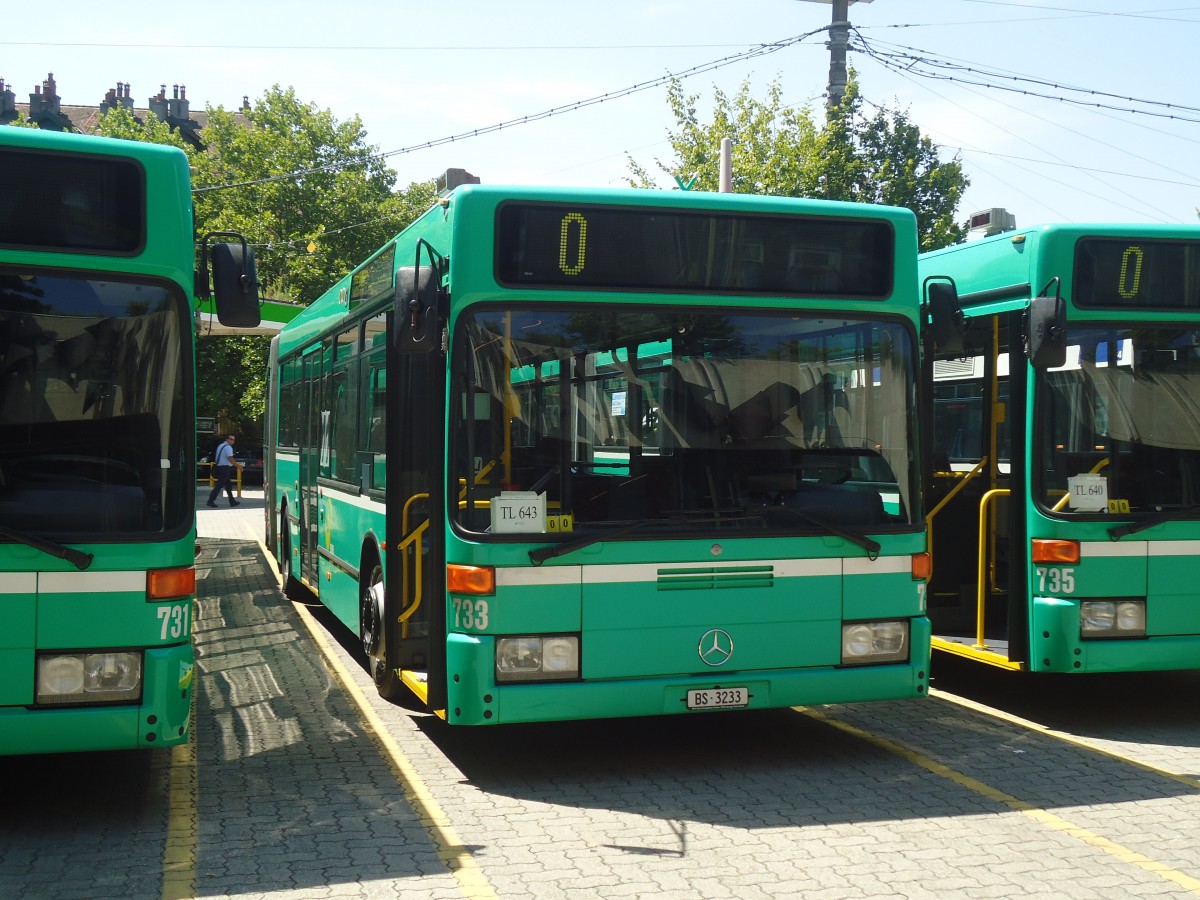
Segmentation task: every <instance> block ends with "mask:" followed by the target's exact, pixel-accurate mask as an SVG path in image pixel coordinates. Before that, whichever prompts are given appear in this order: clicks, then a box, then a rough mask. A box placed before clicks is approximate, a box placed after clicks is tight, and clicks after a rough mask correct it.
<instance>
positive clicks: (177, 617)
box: [158, 603, 192, 641]
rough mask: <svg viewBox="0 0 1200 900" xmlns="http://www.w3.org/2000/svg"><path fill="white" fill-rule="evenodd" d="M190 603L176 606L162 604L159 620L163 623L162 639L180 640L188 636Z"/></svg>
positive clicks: (159, 610)
mask: <svg viewBox="0 0 1200 900" xmlns="http://www.w3.org/2000/svg"><path fill="white" fill-rule="evenodd" d="M191 608H192V605H191V604H190V603H180V604H176V605H174V606H160V607H159V608H158V621H159V624H161V625H162V634H160V635H159V637H160V638H161V639H162V640H164V641H165V640H179V639H180V638H185V637H187V636H188V626H189V625H191V622H190V621H189V620H190V618H191Z"/></svg>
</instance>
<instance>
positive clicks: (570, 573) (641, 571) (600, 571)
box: [496, 555, 912, 587]
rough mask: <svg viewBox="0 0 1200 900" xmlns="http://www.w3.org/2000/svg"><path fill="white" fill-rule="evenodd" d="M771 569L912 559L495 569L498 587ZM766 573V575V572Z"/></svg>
mask: <svg viewBox="0 0 1200 900" xmlns="http://www.w3.org/2000/svg"><path fill="white" fill-rule="evenodd" d="M753 566H769V567H770V569H771V571H770V574H771V575H772V576H774V577H777V578H821V577H825V578H828V577H838V576H841V575H846V576H848V577H854V576H858V575H892V574H897V573H908V572H911V571H912V558H911V556H908V555H905V556H886V557H880V558H879V559H877V560H875V561H874V562H871V561H870V560H868V559H865V558H864V559H858V558H849V559H836V558H835V559H775V560H739V561H737V562H721V563H711V562H682V563H632V564H629V565H612V566H540V567H536V568H526V567H520V568H510V567H503V566H500V567H497V568H496V587H529V586H533V585H552V584H554V585H570V584H617V583H621V582H634V583H647V582H653V581H657V580H658V579H659V577H660V575H661V574H662V573H663V571H664V570H667V569H669V570H671V571H672V572H677V573H680V574H682V575H685V576H686V575H687V574H688V570H695V571H696V574H697V575H702V574H707V573H709V572H711V573H712V574H714V575H717V576H720V575H740V574H753V573H746V571H745V570H746V568H747V567H753ZM764 574H765V573H764Z"/></svg>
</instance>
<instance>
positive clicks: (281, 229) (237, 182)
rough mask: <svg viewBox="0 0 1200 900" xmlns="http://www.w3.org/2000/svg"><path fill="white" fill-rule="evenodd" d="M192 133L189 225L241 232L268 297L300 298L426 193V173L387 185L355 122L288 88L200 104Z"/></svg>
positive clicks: (337, 273)
mask: <svg viewBox="0 0 1200 900" xmlns="http://www.w3.org/2000/svg"><path fill="white" fill-rule="evenodd" d="M201 138H202V140H203V141H204V142H205V144H206V145H207V151H206V152H204V153H202V154H199V155H198V156H197V159H196V173H195V184H196V186H197V188H198V190H197V192H196V197H195V200H196V222H197V227H198V229H199V230H200V231H201V232H202V233H203V232H204V231H237V232H239V233H241V234H244V235H246V237H247V239H248V240H249V241H250V242H251V243H252V244H254V245H255V252H256V256H257V262H258V277H259V281H260V282H261V283H262V284H263V285H264V286H265V287H266V292H267V294H268V296H270V297H272V298H277V299H287V300H292V301H295V302H300V303H310V302H311V301H312V300H314V299H316V298H317V297H318V296H320V294H321V293H322V292H323V291H324V290H325V289H326V288H327V287H329V285H330V284H331V283H332V282H333V281H334V280H335V279H337V278H340V277H341V276H342V275H343V274H344V273H345V272H346V271H347V270H349V269H351V268H353V267H354V266H356V265H357V264H358V263H360V262H361V261H362V260H363V259H364V258H365V257H366V256H367V255H368V254H369V253H370V252H371V251H372V250H373V249H375V248H376V247H378V246H379V245H381V244H382V243H383V242H384V241H385V240H386V239H387V238H389V237H391V236H392V235H393V234H395V233H396V232H397V231H399V230H400V229H401V228H403V227H404V226H405V225H406V224H408V222H410V221H411V220H412V219H413V218H415V216H416V215H417V214H419V213H420V212H424V211H425V210H426V209H427V208H428V207H429V206H430V205H431V204H432V202H433V199H434V189H433V184H432V182H429V183H428V184H414V185H411V186H410V187H409V188H408V189H407V190H406V191H404V192H403V193H400V194H397V193H394V191H393V188H394V187H395V181H396V174H395V172H393V171H392V170H391V169H389V168H387V166H386V165H385V163H384V160H383V157H381V156H380V155H379V153H378V151H377V150H376V149H375V148H374V147H372V146H370V145H369V144H368V143H367V139H366V131H365V130H364V128H363V125H362V121H361V120H360V119H359V118H358V117H357V116H355V117H353V118H351V119H349V120H347V121H345V122H338V121H337V120H336V119H335V118H334V116H333V114H332V113H331V112H330V111H329V110H321V109H317V107H316V106H315V105H314V104H311V103H303V102H302V101H300V100H299V99H298V98H297V97H296V94H295V92H294V91H293V90H292V89H291V88H287V89H283V88H280V87H279V86H278V85H276V86H275V87H273V88H271V89H270V90H269V91H267V92H265V93H264V94H263V96H262V97H261V98H260V99H259V100H258V101H257V102H256V103H255V104H254V106H253V107H252V108H251V109H249V110H246V111H244V112H242V111H238V112H229V111H226V110H225V109H224V108H221V107H218V108H216V109H210V110H209V113H208V126H207V127H206V128H205V129H204V130H203V131H202V132H201ZM297 172H302V173H305V174H302V175H299V176H295V175H293V173H297Z"/></svg>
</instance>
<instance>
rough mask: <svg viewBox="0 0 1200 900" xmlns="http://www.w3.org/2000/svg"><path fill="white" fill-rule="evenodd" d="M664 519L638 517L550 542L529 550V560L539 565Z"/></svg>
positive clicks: (612, 539) (613, 539)
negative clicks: (616, 524)
mask: <svg viewBox="0 0 1200 900" xmlns="http://www.w3.org/2000/svg"><path fill="white" fill-rule="evenodd" d="M665 521H668V520H666V519H639V520H638V521H636V522H630V523H629V524H628V525H624V526H622V527H620V528H618V529H616V530H615V531H593V532H592V533H591V534H586V535H584V536H583V537H577V538H575V540H573V541H565V542H563V543H561V544H551V545H550V546H549V547H538V548H537V549H536V550H530V551H529V561H530V562H531V563H533V564H534V565H535V566H540V565H541V564H542V563H544V562H545V561H546V560H548V559H557V558H558V557H560V556H566V555H567V554H568V553H574V552H575V551H576V550H582V549H583V548H584V547H590V546H592V544H596V543H599V542H600V541H615V540H616V539H617V538H619V537H624V536H625V535H627V534H629V532H631V531H637V530H638V529H639V528H644V527H645V526H647V525H654V524H657V523H660V522H665Z"/></svg>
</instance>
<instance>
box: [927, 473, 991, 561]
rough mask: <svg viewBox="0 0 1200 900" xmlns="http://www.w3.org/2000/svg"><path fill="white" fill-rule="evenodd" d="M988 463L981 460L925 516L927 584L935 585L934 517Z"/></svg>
mask: <svg viewBox="0 0 1200 900" xmlns="http://www.w3.org/2000/svg"><path fill="white" fill-rule="evenodd" d="M987 461H988V458H987V457H986V456H985V457H984V458H983V459H981V460H980V461H979V464H978V465H977V466H975V468H973V469H972V470H971V471H970V472H967V473H966V474H965V475H964V476H963V477H962V481H960V482H959V483H958V484H956V485H955V486H954V487H953V488H952V489H951V490H950V493H948V494H947V495H946V496H945V497H943V498H942V499H941V502H940V503H938V505H937V506H935V507H934V508H933V509H931V510H930V511H929V512H928V513H926V514H925V552H926V553H928V554H929V575H928V576H927V577H926V579H925V583H926V584H932V583H933V517H934V516H936V515H937V514H938V513H939V512H941V511H942V508H943V507H944V506H945V505H946V504H947V503H949V502H950V501H951V500H953V499H954V496H955V495H956V494H957V493H958V492H959V491H961V490H962V489H963V488H965V487H966V486H967V483H968V482H969V481H970V480H971V479H972V478H974V477H975V476H976V475H978V474H979V473H980V472H982V471H983V467H984V466H986V465H987Z"/></svg>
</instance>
